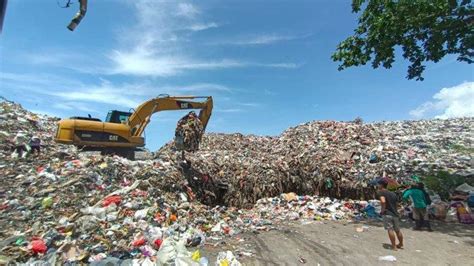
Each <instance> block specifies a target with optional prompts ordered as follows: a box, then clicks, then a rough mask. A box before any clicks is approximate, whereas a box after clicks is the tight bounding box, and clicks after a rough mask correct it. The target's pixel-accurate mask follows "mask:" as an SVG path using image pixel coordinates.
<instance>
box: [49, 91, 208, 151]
mask: <svg viewBox="0 0 474 266" xmlns="http://www.w3.org/2000/svg"><path fill="white" fill-rule="evenodd" d="M212 108H213V102H212V97H211V96H173V97H172V96H169V95H166V94H164V95H159V96H158V97H156V98H153V99H151V100H148V101H146V102H144V103H142V104H141V105H140V106H138V107H137V108H136V109H135V110H131V112H122V111H117V110H112V111H110V112H109V113H108V115H107V118H106V120H105V122H102V121H101V120H100V119H98V118H92V117H90V116H89V117H77V116H75V117H71V118H69V119H63V120H61V121H59V123H58V129H57V132H56V136H55V141H56V142H58V143H62V144H71V145H75V146H77V147H78V148H80V149H82V150H83V151H100V152H101V153H102V154H117V155H120V156H123V157H126V158H129V159H133V158H134V156H135V151H136V150H139V148H140V147H143V146H145V139H144V138H143V137H142V134H143V132H144V131H145V128H146V126H147V125H148V123H150V119H151V116H152V115H153V114H154V113H156V112H160V111H166V110H186V109H200V112H199V115H198V117H199V119H200V120H201V122H202V126H203V129H204V130H205V129H206V126H207V123H208V122H209V119H210V117H211V114H212Z"/></svg>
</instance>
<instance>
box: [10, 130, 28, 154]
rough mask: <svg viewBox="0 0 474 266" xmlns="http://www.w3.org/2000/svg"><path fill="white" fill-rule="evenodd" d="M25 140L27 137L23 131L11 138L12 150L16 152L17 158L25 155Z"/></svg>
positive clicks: (26, 149)
mask: <svg viewBox="0 0 474 266" xmlns="http://www.w3.org/2000/svg"><path fill="white" fill-rule="evenodd" d="M26 141H27V137H26V135H25V134H24V133H23V132H18V133H17V134H16V136H15V138H13V142H14V143H15V149H14V151H13V152H14V153H15V152H16V153H17V154H18V157H19V158H23V157H25V156H26V152H27V151H28V148H27V146H26Z"/></svg>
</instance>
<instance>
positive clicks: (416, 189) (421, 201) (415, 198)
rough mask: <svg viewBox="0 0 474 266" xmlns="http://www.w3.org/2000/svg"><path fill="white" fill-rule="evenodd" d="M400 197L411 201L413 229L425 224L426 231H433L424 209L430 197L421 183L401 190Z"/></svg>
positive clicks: (418, 228) (429, 201) (419, 228)
mask: <svg viewBox="0 0 474 266" xmlns="http://www.w3.org/2000/svg"><path fill="white" fill-rule="evenodd" d="M402 198H403V200H404V201H407V200H408V199H409V198H410V199H411V201H412V203H413V219H415V227H414V228H413V229H414V230H421V229H422V227H423V226H426V227H427V228H428V231H430V232H431V231H433V230H432V229H431V224H430V220H429V217H428V211H427V209H426V208H427V206H428V205H429V204H431V199H430V197H429V195H428V193H426V191H425V190H424V185H423V183H418V184H416V185H412V186H411V188H409V189H407V190H405V192H403V196H402Z"/></svg>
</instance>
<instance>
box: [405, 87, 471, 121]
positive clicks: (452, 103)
mask: <svg viewBox="0 0 474 266" xmlns="http://www.w3.org/2000/svg"><path fill="white" fill-rule="evenodd" d="M410 115H411V116H413V117H414V118H430V117H435V118H442V119H446V118H453V117H470V116H474V82H464V83H462V84H460V85H457V86H454V87H450V88H443V89H441V90H440V91H439V92H437V93H436V94H435V95H434V96H433V101H428V102H425V103H423V104H421V105H420V106H418V107H417V108H415V109H414V110H411V111H410Z"/></svg>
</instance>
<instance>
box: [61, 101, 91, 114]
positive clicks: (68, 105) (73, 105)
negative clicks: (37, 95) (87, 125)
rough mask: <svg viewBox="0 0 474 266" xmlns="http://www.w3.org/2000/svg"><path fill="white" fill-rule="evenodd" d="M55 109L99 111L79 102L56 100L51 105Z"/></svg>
mask: <svg viewBox="0 0 474 266" xmlns="http://www.w3.org/2000/svg"><path fill="white" fill-rule="evenodd" d="M52 107H53V108H55V109H61V110H68V111H69V110H80V111H84V112H89V113H99V111H97V110H95V109H93V108H91V107H89V105H87V104H84V103H80V102H58V103H55V104H53V106H52Z"/></svg>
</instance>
